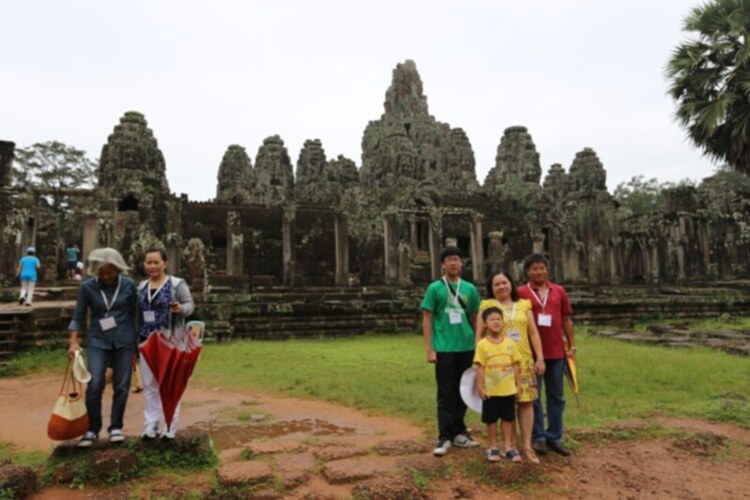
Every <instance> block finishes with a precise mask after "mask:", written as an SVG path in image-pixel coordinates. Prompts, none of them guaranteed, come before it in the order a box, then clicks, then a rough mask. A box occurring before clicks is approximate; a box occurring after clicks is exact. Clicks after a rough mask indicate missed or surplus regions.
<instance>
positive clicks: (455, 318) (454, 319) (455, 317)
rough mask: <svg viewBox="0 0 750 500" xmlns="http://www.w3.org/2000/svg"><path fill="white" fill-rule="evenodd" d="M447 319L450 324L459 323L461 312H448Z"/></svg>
mask: <svg viewBox="0 0 750 500" xmlns="http://www.w3.org/2000/svg"><path fill="white" fill-rule="evenodd" d="M448 320H449V321H450V324H451V325H460V324H461V323H462V322H463V321H462V318H461V312H460V311H451V312H449V313H448Z"/></svg>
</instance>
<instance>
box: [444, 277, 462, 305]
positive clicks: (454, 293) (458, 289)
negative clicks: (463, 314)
mask: <svg viewBox="0 0 750 500" xmlns="http://www.w3.org/2000/svg"><path fill="white" fill-rule="evenodd" d="M443 283H445V286H447V287H448V292H449V293H450V294H451V297H453V305H456V306H460V305H461V303H460V302H459V299H458V297H459V293H460V292H461V278H458V284H457V285H456V289H455V290H454V289H453V287H451V286H450V284H449V283H448V278H446V277H445V276H443Z"/></svg>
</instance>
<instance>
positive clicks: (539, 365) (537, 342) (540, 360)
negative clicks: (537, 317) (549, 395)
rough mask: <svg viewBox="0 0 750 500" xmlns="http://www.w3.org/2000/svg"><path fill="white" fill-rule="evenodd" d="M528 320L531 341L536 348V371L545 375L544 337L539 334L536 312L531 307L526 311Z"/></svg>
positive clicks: (533, 347) (534, 348)
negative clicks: (535, 317) (535, 318)
mask: <svg viewBox="0 0 750 500" xmlns="http://www.w3.org/2000/svg"><path fill="white" fill-rule="evenodd" d="M526 322H527V324H528V334H529V342H530V343H531V348H532V349H533V350H534V357H535V358H536V361H535V362H534V373H536V374H537V375H543V374H544V370H545V367H546V365H545V364H544V351H543V350H542V338H541V337H540V336H539V330H538V329H537V327H536V323H534V313H533V312H531V309H529V310H528V311H526Z"/></svg>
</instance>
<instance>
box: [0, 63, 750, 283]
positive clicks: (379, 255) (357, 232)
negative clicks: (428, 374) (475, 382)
mask: <svg viewBox="0 0 750 500" xmlns="http://www.w3.org/2000/svg"><path fill="white" fill-rule="evenodd" d="M383 107H384V110H383V114H382V115H381V116H380V117H379V118H377V119H374V120H372V121H370V122H369V123H368V124H367V125H366V126H365V128H364V132H363V136H362V164H361V166H360V168H357V165H356V164H355V162H354V161H352V160H350V159H347V158H345V157H343V156H338V157H336V158H332V159H329V158H328V157H327V155H326V152H325V150H324V145H323V142H322V141H321V140H320V139H310V140H307V141H305V143H304V145H303V146H302V149H301V151H300V152H299V155H298V157H297V163H296V175H295V170H294V168H293V165H292V161H291V159H290V155H289V153H288V151H287V148H286V146H285V144H284V141H283V139H282V138H281V137H280V136H278V135H271V136H269V137H267V138H265V139H264V140H263V142H262V145H261V146H260V147H259V148H258V150H257V154H256V156H255V159H254V160H253V159H251V158H250V156H249V155H248V154H247V151H246V149H245V147H243V146H239V145H231V146H229V147H228V148H227V150H226V152H225V153H224V155H223V158H221V159H220V164H219V169H218V175H217V180H218V182H217V189H216V198H215V200H212V201H207V202H196V201H190V200H189V199H188V197H187V196H186V195H181V196H177V195H175V194H173V193H171V192H170V190H169V185H168V183H167V179H166V168H167V165H166V161H165V158H164V155H163V154H162V152H161V150H160V149H159V147H158V142H157V140H156V137H155V134H154V132H153V131H152V130H150V129H149V127H148V124H147V122H146V119H145V117H144V115H142V114H141V113H138V112H134V111H130V112H127V113H125V114H124V116H123V117H122V118H121V119H120V122H119V123H118V124H116V125H115V127H114V130H113V132H112V134H111V135H110V136H109V138H108V140H107V143H106V144H105V145H104V147H103V148H102V153H101V159H100V170H99V180H98V187H97V189H95V190H92V191H91V192H90V193H84V194H85V196H87V200H88V201H87V203H86V206H87V207H88V209H87V210H86V211H85V213H84V214H83V222H82V229H81V232H82V234H81V240H82V242H83V253H84V255H87V254H88V252H90V251H91V250H92V249H93V248H95V247H96V246H99V245H112V246H115V247H117V248H120V249H121V250H123V251H124V252H125V253H126V254H128V256H130V257H131V258H132V257H137V253H138V252H139V251H142V249H143V248H145V246H146V245H147V244H150V243H154V242H158V243H160V244H163V245H164V246H165V247H166V248H167V251H168V255H169V265H170V270H171V272H177V273H181V274H183V275H185V276H188V277H189V278H190V279H191V280H192V281H193V282H194V283H196V286H202V289H203V290H204V291H205V292H207V293H208V292H210V289H211V287H212V286H215V287H216V288H217V289H220V288H221V287H223V286H228V287H231V286H239V285H240V284H242V285H243V286H247V285H248V284H249V285H250V286H255V285H274V284H284V285H286V286H291V287H304V286H333V285H339V286H352V285H361V286H373V285H386V286H391V285H392V286H394V287H409V286H420V287H421V286H422V285H424V284H425V283H427V282H429V281H430V280H431V279H434V278H436V277H438V276H439V274H440V266H439V262H438V251H439V248H440V247H441V246H443V245H444V244H445V242H446V241H447V240H448V239H451V240H452V241H455V242H456V243H457V244H458V246H459V247H461V248H462V249H463V250H464V252H465V254H466V256H467V257H468V258H467V265H466V274H467V278H469V279H472V280H474V281H476V282H481V281H483V279H484V277H485V276H487V274H488V273H489V272H490V271H493V270H497V269H500V268H506V269H510V270H512V271H513V272H516V273H517V274H518V273H519V271H520V266H521V261H522V259H523V257H524V256H525V255H526V254H528V253H529V252H531V251H538V252H543V253H545V254H547V255H549V256H550V257H551V259H552V262H553V269H552V272H553V278H554V279H555V280H558V281H563V282H565V283H568V284H593V285H607V284H620V283H681V282H689V281H695V280H702V281H707V280H708V281H711V280H725V279H734V278H747V277H748V276H750V269H748V265H747V262H748V258H749V257H750V201H748V200H750V181H749V180H748V179H747V177H745V176H744V175H741V174H736V173H731V172H720V173H717V174H715V175H713V176H711V177H708V178H706V179H705V180H704V181H703V182H702V183H701V184H700V185H699V186H697V187H692V186H677V187H674V188H671V189H669V190H667V192H666V193H665V199H666V200H667V202H666V203H665V206H664V207H663V208H662V209H660V210H659V211H655V212H652V213H647V214H634V213H632V212H630V211H629V210H628V209H627V208H626V207H623V206H621V205H620V204H619V203H618V202H617V200H615V198H614V197H613V196H612V195H611V194H610V193H608V192H607V189H606V170H605V167H604V164H603V162H602V160H601V159H600V158H599V157H598V156H597V154H596V152H595V151H594V150H593V149H591V148H581V150H580V152H579V153H577V154H576V156H575V158H573V159H572V161H571V163H570V166H569V168H568V170H567V172H566V170H565V168H564V167H563V166H562V165H561V164H560V163H555V164H553V165H551V166H550V167H549V168H548V170H547V172H546V175H544V168H543V166H542V165H541V164H540V156H539V153H538V151H537V148H536V145H535V144H534V141H533V138H532V134H531V132H530V131H529V130H528V129H526V128H525V127H522V126H511V127H508V128H507V129H505V131H504V132H503V133H502V135H501V137H500V139H499V145H498V148H497V155H496V159H495V165H494V167H493V168H492V169H491V170H490V172H489V174H488V175H487V178H486V179H485V180H484V184H483V185H480V184H479V182H478V181H477V178H476V170H475V169H476V162H475V158H474V152H473V149H472V146H471V143H470V141H469V138H468V137H467V135H466V133H465V132H464V131H463V130H462V129H461V128H457V127H452V126H451V125H449V124H447V123H443V122H440V121H438V120H437V119H436V118H435V117H433V116H432V115H430V113H429V108H428V105H427V97H426V95H425V93H424V89H423V84H422V80H421V78H420V76H419V73H418V72H417V68H416V65H415V63H414V62H413V61H408V60H407V61H405V62H403V63H401V64H398V65H397V66H396V67H395V68H394V70H393V74H392V80H391V84H390V86H389V87H388V89H387V90H386V92H385V100H384V104H383ZM13 151H14V144H13V143H11V142H0V208H2V213H1V214H0V250H1V251H0V255H1V256H0V276H1V277H2V278H4V279H5V280H8V279H9V278H10V277H11V276H12V272H13V269H12V266H13V263H14V262H15V259H16V258H17V257H18V256H20V253H21V251H22V248H23V246H24V245H26V244H32V243H33V244H36V245H37V246H45V245H46V246H45V251H47V252H53V253H54V252H55V251H56V250H55V249H57V251H58V252H60V253H61V252H62V249H63V248H64V242H60V241H56V240H55V237H56V236H55V231H54V230H53V229H54V228H50V229H49V230H48V231H47V230H43V228H42V226H41V225H39V224H38V220H39V218H40V216H42V212H40V211H39V209H38V207H35V206H34V202H33V200H34V198H33V197H31V198H30V197H28V196H27V193H24V192H21V190H18V189H15V188H13V186H12V181H11V179H12V177H11V169H12V168H13ZM217 160H219V159H217ZM29 200H31V201H29ZM45 231H46V232H45ZM46 240H49V241H46ZM197 242H200V243H201V244H202V247H200V246H199V245H197ZM136 260H137V259H136ZM52 278H54V276H53V277H52ZM199 284H202V285H199Z"/></svg>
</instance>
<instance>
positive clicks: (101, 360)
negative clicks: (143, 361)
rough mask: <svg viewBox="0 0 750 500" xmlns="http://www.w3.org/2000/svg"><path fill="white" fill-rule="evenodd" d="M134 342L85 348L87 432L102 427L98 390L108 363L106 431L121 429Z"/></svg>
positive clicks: (100, 399)
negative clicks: (109, 393)
mask: <svg viewBox="0 0 750 500" xmlns="http://www.w3.org/2000/svg"><path fill="white" fill-rule="evenodd" d="M135 350H136V347H135V344H133V345H132V346H128V347H119V348H115V349H97V348H95V347H88V348H86V353H87V354H88V358H89V359H88V368H89V372H91V381H90V382H89V385H88V387H86V410H87V411H88V413H89V431H91V432H93V433H94V434H97V435H98V434H99V431H100V430H101V429H102V393H103V392H104V385H105V382H106V380H105V376H106V372H107V367H108V366H110V360H111V365H112V389H113V390H114V394H113V395H112V415H111V417H110V425H109V427H108V428H107V432H111V431H112V429H122V425H123V424H122V421H123V416H124V415H125V405H126V404H127V403H128V394H129V393H130V376H131V374H132V372H133V356H135Z"/></svg>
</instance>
